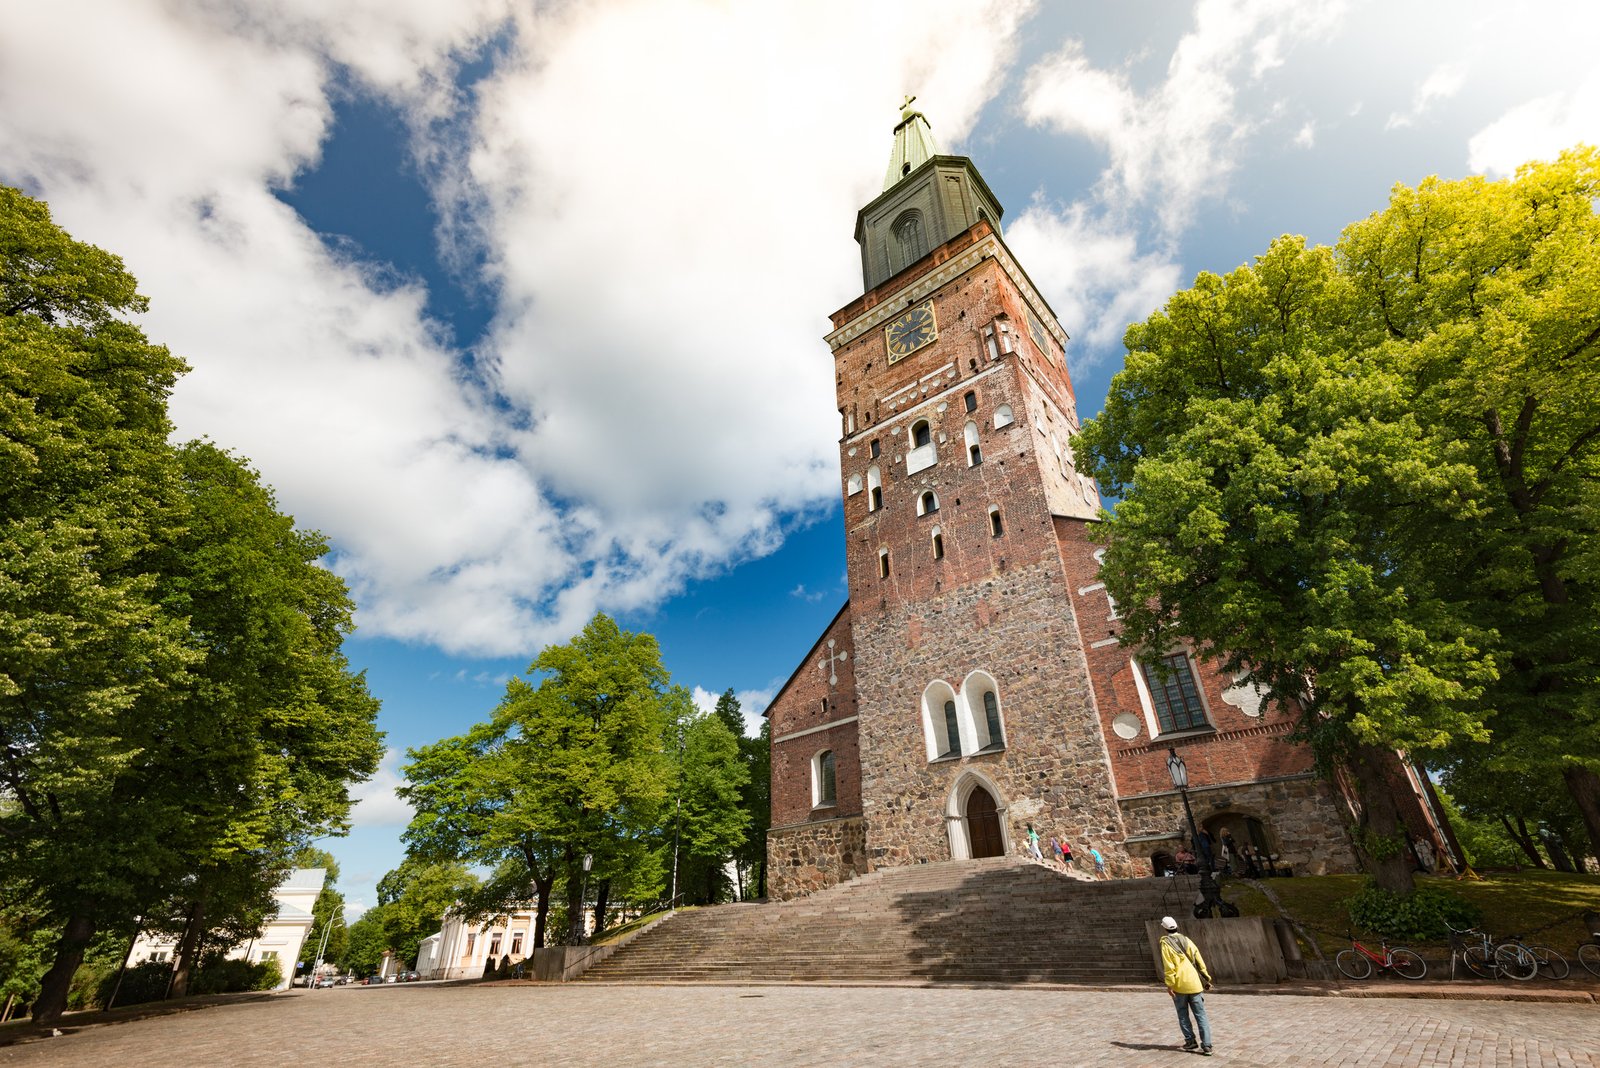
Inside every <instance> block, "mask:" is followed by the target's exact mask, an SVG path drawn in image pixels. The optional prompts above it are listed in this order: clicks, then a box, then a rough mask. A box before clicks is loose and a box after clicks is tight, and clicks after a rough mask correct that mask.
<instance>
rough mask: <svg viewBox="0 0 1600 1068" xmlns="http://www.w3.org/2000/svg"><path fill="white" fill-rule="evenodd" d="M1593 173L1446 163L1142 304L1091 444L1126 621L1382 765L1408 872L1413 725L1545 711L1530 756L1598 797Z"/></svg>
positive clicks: (1374, 855)
mask: <svg viewBox="0 0 1600 1068" xmlns="http://www.w3.org/2000/svg"><path fill="white" fill-rule="evenodd" d="M1597 183H1600V168H1597V161H1596V156H1595V154H1594V153H1593V152H1592V151H1583V152H1575V153H1569V154H1567V155H1565V156H1563V157H1562V159H1561V160H1560V161H1558V162H1556V163H1553V164H1545V165H1534V166H1530V167H1528V168H1526V169H1524V170H1523V171H1522V172H1520V173H1519V174H1518V176H1517V177H1516V178H1515V179H1514V180H1509V181H1504V182H1489V181H1486V180H1483V179H1468V180H1466V181H1462V182H1441V181H1438V180H1436V179H1430V180H1429V181H1427V182H1425V183H1423V184H1422V185H1421V186H1419V187H1417V188H1416V189H1409V188H1406V187H1403V186H1401V187H1397V188H1396V189H1395V191H1394V194H1393V196H1392V198H1391V201H1390V205H1389V207H1388V208H1387V209H1386V210H1385V211H1383V212H1379V213H1377V214H1375V215H1373V216H1372V217H1371V218H1369V219H1366V220H1364V221H1362V222H1360V223H1357V224H1355V225H1353V226H1351V227H1350V228H1349V229H1347V230H1346V232H1345V234H1344V236H1343V238H1342V240H1341V241H1340V243H1339V245H1338V247H1337V248H1334V249H1328V248H1308V247H1307V246H1306V244H1305V242H1304V241H1303V240H1302V239H1300V238H1293V237H1285V238H1281V239H1279V240H1278V241H1275V242H1273V244H1272V246H1271V247H1270V248H1269V249H1268V250H1267V251H1266V252H1265V253H1264V254H1262V255H1261V256H1259V257H1257V259H1256V260H1255V261H1254V262H1253V263H1252V264H1249V265H1246V266H1243V267H1240V268H1239V269H1237V270H1235V271H1234V272H1232V273H1230V274H1229V275H1228V276H1226V277H1225V278H1224V277H1218V276H1216V275H1211V274H1202V275H1200V276H1199V277H1198V278H1197V279H1196V281H1195V284H1194V286H1193V287H1192V288H1191V289H1189V290H1186V291H1184V292H1181V293H1178V294H1176V295H1175V296H1173V297H1172V298H1171V300H1170V301H1169V302H1168V303H1167V305H1166V307H1165V308H1163V309H1162V310H1161V311H1159V312H1157V313H1155V314H1154V315H1152V316H1151V317H1150V318H1149V319H1148V320H1147V321H1146V322H1144V323H1140V324H1136V325H1134V326H1133V327H1131V328H1130V329H1129V331H1128V334H1127V338H1126V342H1127V348H1128V357H1127V362H1126V365H1125V368H1124V370H1123V371H1122V372H1120V373H1119V374H1118V375H1117V376H1116V378H1115V379H1114V380H1113V383H1112V388H1111V393H1110V396H1109V397H1108V400H1107V404H1106V407H1105V410H1104V412H1103V413H1102V414H1101V416H1099V417H1098V418H1096V419H1094V420H1091V421H1089V422H1088V423H1086V424H1085V425H1084V428H1083V431H1082V433H1081V435H1080V436H1079V438H1078V439H1077V442H1076V444H1077V448H1078V453H1079V456H1080V457H1081V459H1082V461H1083V462H1084V464H1085V467H1086V469H1087V470H1088V471H1089V473H1091V474H1092V475H1093V476H1094V477H1095V478H1097V479H1098V480H1099V481H1100V483H1101V485H1102V487H1103V488H1104V489H1105V490H1107V491H1108V492H1109V493H1111V494H1112V495H1115V496H1120V497H1122V498H1123V499H1122V501H1121V503H1120V504H1119V505H1118V507H1117V509H1116V513H1115V515H1113V516H1109V517H1107V521H1106V523H1105V525H1104V529H1103V531H1102V536H1103V537H1104V538H1105V539H1106V542H1107V546H1108V548H1107V552H1106V556H1105V568H1104V572H1103V575H1104V578H1105V581H1106V585H1107V588H1108V590H1109V591H1110V592H1111V594H1112V595H1113V596H1114V597H1115V598H1116V601H1117V603H1118V606H1119V613H1120V614H1121V616H1122V618H1123V624H1124V626H1123V633H1122V637H1123V641H1124V643H1125V644H1128V645H1132V646H1135V647H1138V648H1144V649H1150V650H1161V649H1164V648H1165V647H1166V645H1167V644H1168V643H1169V642H1171V641H1173V640H1177V639H1187V640H1189V641H1191V642H1192V643H1194V644H1195V646H1196V647H1197V651H1198V652H1200V653H1201V655H1204V656H1211V657H1215V658H1217V659H1219V660H1220V662H1221V664H1222V666H1223V667H1224V668H1225V669H1226V670H1228V671H1230V672H1233V673H1235V674H1236V675H1238V676H1240V677H1242V678H1246V679H1248V680H1250V681H1254V682H1256V683H1257V684H1258V685H1260V686H1261V688H1262V689H1263V690H1265V691H1268V692H1269V693H1270V696H1271V698H1272V699H1274V700H1276V701H1279V702H1281V703H1284V704H1285V705H1287V706H1289V707H1291V708H1293V709H1294V710H1296V711H1297V712H1298V714H1299V717H1300V718H1299V722H1300V732H1301V737H1303V738H1304V739H1306V740H1308V741H1309V742H1311V744H1312V745H1313V746H1314V747H1315V748H1316V751H1317V752H1318V754H1319V756H1320V757H1321V758H1322V759H1323V760H1324V761H1325V762H1327V763H1338V764H1342V765H1343V766H1344V767H1346V768H1347V769H1348V770H1349V771H1351V772H1352V773H1353V774H1355V776H1356V777H1357V779H1358V781H1360V782H1361V783H1362V786H1363V789H1362V790H1361V794H1362V797H1363V801H1364V805H1363V821H1364V826H1363V828H1361V829H1360V830H1361V833H1360V834H1358V842H1359V843H1360V844H1362V845H1363V847H1364V848H1365V850H1366V851H1367V853H1368V856H1369V859H1370V860H1371V861H1372V862H1373V863H1374V865H1375V866H1376V867H1377V868H1378V869H1379V874H1380V879H1381V880H1387V881H1388V883H1389V884H1390V885H1391V886H1393V885H1395V884H1398V885H1399V886H1401V887H1402V888H1403V886H1404V885H1407V884H1408V883H1409V878H1408V876H1407V874H1406V872H1405V865H1404V864H1403V863H1402V862H1401V860H1400V855H1399V851H1398V846H1397V845H1396V844H1395V843H1396V840H1397V838H1398V832H1399V828H1398V827H1397V825H1396V822H1395V821H1396V814H1395V813H1394V812H1392V811H1389V810H1388V807H1389V806H1387V805H1386V803H1385V801H1384V799H1383V796H1382V795H1384V794H1385V793H1386V791H1385V790H1384V789H1383V785H1382V781H1381V776H1380V775H1378V774H1377V770H1378V769H1377V765H1378V764H1379V763H1380V762H1381V759H1382V757H1383V755H1384V753H1386V752H1388V751H1390V750H1392V749H1394V748H1401V749H1406V750H1412V751H1429V750H1432V751H1448V749H1449V748H1450V747H1459V746H1463V745H1468V746H1470V745H1481V744H1483V743H1484V742H1486V741H1487V740H1488V739H1489V738H1490V737H1491V736H1493V737H1496V738H1509V737H1510V736H1512V735H1514V734H1518V733H1523V732H1526V731H1537V732H1541V734H1540V742H1539V744H1538V745H1537V746H1534V747H1532V748H1531V749H1530V748H1529V747H1526V746H1524V747H1521V748H1520V751H1522V752H1524V753H1528V752H1536V753H1539V754H1541V756H1540V757H1539V759H1541V760H1544V761H1546V768H1547V770H1549V769H1558V771H1557V773H1558V774H1561V775H1563V776H1565V777H1566V780H1567V782H1568V784H1569V785H1570V786H1571V787H1572V789H1573V793H1574V796H1575V798H1576V799H1577V801H1578V803H1579V807H1580V808H1582V807H1583V806H1584V804H1585V802H1584V800H1583V797H1582V796H1581V795H1582V794H1583V791H1585V790H1591V789H1592V785H1593V780H1594V768H1595V767H1596V764H1597V757H1600V738H1597V732H1596V719H1595V712H1594V709H1595V700H1596V698H1595V696H1594V687H1593V686H1592V685H1590V684H1591V683H1592V682H1593V681H1594V680H1595V676H1596V657H1597V656H1600V641H1597V640H1596V639H1597V638H1600V635H1597V634H1596V632H1595V627H1596V626H1597V624H1600V619H1597V617H1596V614H1595V612H1594V603H1593V596H1594V589H1595V585H1594V579H1595V575H1596V572H1595V561H1596V552H1597V549H1596V539H1595V530H1596V522H1595V520H1596V515H1597V510H1596V503H1597V497H1596V491H1597V485H1600V483H1597V481H1596V478H1595V475H1596V473H1597V468H1596V463H1597V456H1600V453H1597V446H1600V407H1597V406H1595V405H1594V404H1593V402H1592V398H1593V396H1594V395H1595V389H1596V387H1597V386H1600V360H1597V358H1596V357H1597V355H1600V350H1597V343H1600V299H1597V298H1600V240H1597V238H1600V224H1597V221H1596V216H1595V212H1594V200H1595V196H1596V193H1597V191H1600V188H1597ZM1596 796H1597V797H1600V795H1596ZM1588 815H1589V812H1588V810H1586V816H1588ZM1590 835H1591V838H1593V839H1594V840H1595V842H1596V843H1600V805H1596V806H1594V811H1593V819H1592V820H1591V823H1590Z"/></svg>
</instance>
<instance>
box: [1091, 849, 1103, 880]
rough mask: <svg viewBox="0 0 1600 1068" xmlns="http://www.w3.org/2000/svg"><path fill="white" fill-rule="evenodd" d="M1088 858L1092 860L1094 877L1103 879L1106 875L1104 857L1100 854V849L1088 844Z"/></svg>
mask: <svg viewBox="0 0 1600 1068" xmlns="http://www.w3.org/2000/svg"><path fill="white" fill-rule="evenodd" d="M1089 859H1090V860H1092V861H1094V877H1095V878H1096V879H1104V878H1105V877H1106V858H1105V857H1102V856H1101V855H1100V850H1098V849H1096V848H1095V847H1094V846H1090V847H1089Z"/></svg>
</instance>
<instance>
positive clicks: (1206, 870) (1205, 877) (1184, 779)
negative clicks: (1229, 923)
mask: <svg viewBox="0 0 1600 1068" xmlns="http://www.w3.org/2000/svg"><path fill="white" fill-rule="evenodd" d="M1167 774H1169V775H1171V776H1172V785H1173V786H1175V787H1177V788H1178V794H1179V796H1181V797H1182V798H1183V814H1184V815H1185V816H1187V817H1188V818H1189V848H1190V850H1191V851H1192V852H1193V853H1194V855H1195V859H1196V860H1198V861H1200V901H1199V903H1197V904H1196V905H1195V907H1194V914H1195V916H1196V918H1198V917H1201V916H1211V915H1212V914H1213V912H1214V910H1220V911H1221V912H1222V914H1223V915H1224V916H1226V915H1228V914H1230V913H1232V914H1233V915H1238V909H1236V908H1234V907H1233V906H1232V905H1229V904H1228V903H1227V902H1226V901H1223V900H1222V888H1221V887H1219V886H1218V885H1217V880H1216V878H1215V877H1214V876H1213V875H1212V874H1211V864H1210V862H1209V861H1207V860H1206V853H1205V851H1204V850H1202V849H1201V848H1200V828H1199V827H1197V826H1196V825H1195V822H1194V809H1192V808H1190V807H1189V767H1188V765H1187V764H1185V763H1184V762H1183V757H1181V756H1179V755H1178V751H1177V750H1176V749H1168V750H1167Z"/></svg>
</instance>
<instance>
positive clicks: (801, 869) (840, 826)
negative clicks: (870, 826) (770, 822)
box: [767, 816, 871, 901]
mask: <svg viewBox="0 0 1600 1068" xmlns="http://www.w3.org/2000/svg"><path fill="white" fill-rule="evenodd" d="M870 870H871V867H870V865H869V864H868V863H867V824H866V821H865V820H863V819H862V818H861V817H859V816H849V817H845V818H843V819H836V820H821V821H818V822H815V823H799V824H793V825H791V826H788V827H774V828H772V829H771V830H770V831H768V832H767V896H768V897H770V898H771V899H772V900H774V901H786V900H788V899H789V898H792V897H803V896H804V895H806V894H812V893H815V892H817V891H818V890H826V889H827V888H828V887H830V886H837V885H838V884H839V883H842V882H844V881H845V880H846V879H854V878H855V877H856V876H858V875H865V874H866V873H867V872H868V871H870Z"/></svg>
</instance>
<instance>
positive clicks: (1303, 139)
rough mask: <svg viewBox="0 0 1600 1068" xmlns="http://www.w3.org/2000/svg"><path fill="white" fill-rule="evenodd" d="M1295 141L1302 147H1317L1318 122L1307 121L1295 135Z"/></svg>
mask: <svg viewBox="0 0 1600 1068" xmlns="http://www.w3.org/2000/svg"><path fill="white" fill-rule="evenodd" d="M1294 143H1295V144H1296V145H1297V146H1298V147H1300V148H1315V147H1316V144H1317V124H1316V123H1314V122H1307V123H1306V124H1305V125H1304V126H1302V127H1300V131H1299V132H1298V133H1296V134H1295V135H1294Z"/></svg>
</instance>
